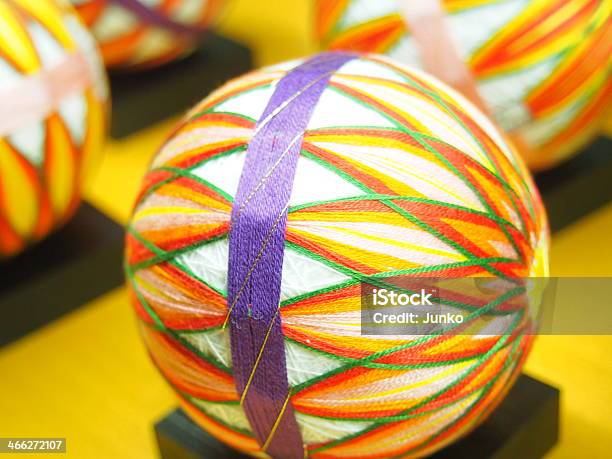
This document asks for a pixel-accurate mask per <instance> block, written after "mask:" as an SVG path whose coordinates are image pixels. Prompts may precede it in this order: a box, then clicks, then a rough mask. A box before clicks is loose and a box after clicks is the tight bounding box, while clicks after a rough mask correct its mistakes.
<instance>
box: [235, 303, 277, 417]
mask: <svg viewBox="0 0 612 459" xmlns="http://www.w3.org/2000/svg"><path fill="white" fill-rule="evenodd" d="M279 310H280V308H277V309H276V312H275V313H274V317H272V321H271V322H270V325H269V326H268V331H267V332H266V337H265V338H264V341H263V343H262V345H261V348H260V349H259V354H258V355H257V359H255V365H253V370H251V375H250V376H249V380H248V381H247V383H246V386H244V391H243V392H242V397H240V404H241V405H242V404H243V403H244V399H245V398H246V394H247V392H248V390H249V387H251V382H253V377H254V376H255V371H256V370H257V367H258V366H259V362H260V360H261V356H262V355H263V351H264V349H265V347H266V344H267V342H268V338H269V337H270V332H271V331H272V327H273V326H274V321H275V320H276V316H277V315H278V311H279Z"/></svg>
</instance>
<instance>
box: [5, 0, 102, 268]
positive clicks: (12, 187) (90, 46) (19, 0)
mask: <svg viewBox="0 0 612 459" xmlns="http://www.w3.org/2000/svg"><path fill="white" fill-rule="evenodd" d="M0 30H2V34H0V100H1V101H2V102H1V104H2V105H1V106H0V258H4V257H7V256H9V255H13V254H16V253H18V252H20V251H21V250H23V249H24V248H25V247H27V246H28V245H29V244H30V243H32V242H35V241H37V240H39V239H41V238H42V237H44V236H45V235H47V234H48V233H49V232H51V231H52V230H53V229H54V228H56V227H58V226H59V225H61V224H62V223H64V222H65V221H66V220H67V219H68V218H69V217H70V216H71V215H72V213H73V212H74V210H75V209H76V207H77V206H78V204H79V202H80V195H81V188H82V184H83V182H84V181H85V180H86V177H87V174H88V171H89V170H90V169H91V166H92V165H93V164H94V163H95V162H96V160H97V158H98V156H99V154H100V152H101V149H102V144H103V140H104V137H105V134H106V124H107V121H106V111H107V88H106V77H105V74H104V68H103V65H102V62H101V59H100V56H99V54H98V51H97V49H96V45H95V41H94V40H93V38H92V37H91V35H90V34H89V32H88V31H87V29H86V28H85V27H84V26H83V25H82V24H81V22H80V20H79V18H78V16H77V14H76V13H75V11H74V10H73V9H72V8H71V7H70V6H69V5H67V4H66V3H64V2H63V1H57V0H37V1H30V0H13V1H10V2H1V3H0Z"/></svg>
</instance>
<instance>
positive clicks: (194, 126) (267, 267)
mask: <svg viewBox="0 0 612 459" xmlns="http://www.w3.org/2000/svg"><path fill="white" fill-rule="evenodd" d="M547 253H548V239H547V223H546V217H545V214H544V212H543V210H542V207H541V203H540V200H539V197H538V194H537V191H536V189H535V188H534V186H533V183H532V181H531V178H530V176H529V174H528V173H527V172H526V171H525V168H524V166H523V165H522V163H521V161H520V159H519V158H517V157H516V156H515V155H514V154H513V153H512V151H511V150H510V149H509V148H508V146H507V145H506V144H505V143H504V141H503V139H502V138H501V137H500V135H499V133H498V132H497V131H496V130H495V128H494V127H493V126H492V124H491V123H490V122H489V121H488V120H487V119H486V118H485V117H484V116H483V115H482V114H481V113H480V112H479V111H477V110H476V109H475V108H474V107H473V106H472V105H471V104H470V103H469V102H467V101H466V100H465V99H464V98H463V97H462V96H460V95H459V94H458V93H457V92H455V91H453V90H452V89H450V88H448V87H446V86H444V85H443V84H442V83H440V82H438V81H437V80H435V79H433V78H432V77H430V76H427V75H425V74H422V73H420V72H418V71H415V70H411V69H409V68H407V67H403V66H402V65H400V64H397V63H395V62H393V61H391V60H388V59H387V58H385V57H383V56H379V55H366V56H361V57H360V56H358V55H353V54H348V53H327V54H321V55H318V56H315V57H313V58H311V59H309V60H307V61H304V62H296V61H294V62H289V63H285V64H281V65H278V66H275V67H270V68H265V69H263V70H260V71H256V72H253V73H249V74H247V75H245V76H243V77H241V78H238V79H235V80H233V81H231V82H229V83H228V84H226V85H225V86H223V87H222V88H221V89H219V90H217V91H215V92H214V93H213V94H211V95H210V96H209V97H208V98H207V99H205V100H204V101H203V102H201V103H200V104H199V105H198V106H197V107H195V108H194V109H193V110H192V111H191V112H190V114H189V115H188V116H187V117H186V118H185V120H184V122H183V123H182V124H181V125H180V126H179V127H178V128H177V130H176V131H175V133H174V135H173V136H172V138H170V139H169V140H168V142H167V143H166V144H165V145H164V146H163V148H162V149H161V150H160V152H159V153H158V155H157V157H156V158H155V159H154V161H153V163H152V165H151V169H150V171H149V172H148V174H147V175H146V178H145V180H144V184H143V188H142V192H141V194H140V196H139V198H138V201H137V204H136V207H135V210H134V214H133V217H132V219H131V222H130V224H129V227H128V236H127V252H126V258H127V263H126V266H127V276H128V279H129V285H130V288H131V297H132V301H133V304H134V306H135V308H136V310H137V313H138V315H139V317H140V319H141V324H142V327H141V328H142V333H143V336H144V339H145V342H146V344H147V347H148V349H149V352H150V354H151V357H152V358H153V361H154V362H155V364H156V366H157V367H158V368H159V370H160V371H161V372H162V373H163V375H164V376H165V377H166V379H167V380H168V381H169V383H170V384H171V385H172V386H173V387H174V388H175V389H176V391H177V393H178V394H179V396H180V400H181V402H182V404H183V406H184V408H185V409H186V411H187V412H188V413H189V414H190V415H191V416H192V417H193V418H194V419H195V420H196V421H197V422H198V423H199V424H200V425H201V426H202V427H203V428H204V429H206V430H207V431H208V432H210V433H211V434H213V435H214V436H216V437H217V438H219V439H221V440H222V441H224V442H226V443H228V444H229V445H231V446H232V447H234V448H236V449H240V450H243V451H246V452H248V453H250V454H262V450H263V451H266V453H268V454H269V455H270V456H272V457H282V458H302V457H304V448H305V449H306V454H307V456H308V457H312V458H340V457H347V458H348V457H350V458H357V457H363V458H366V457H395V456H396V455H402V454H414V455H424V454H428V453H431V452H433V451H435V450H437V449H439V448H441V447H442V446H443V445H445V444H447V443H449V442H451V441H453V440H454V439H456V438H457V437H459V436H461V435H463V434H465V433H466V432H468V431H469V430H470V429H471V428H473V427H474V426H475V425H476V424H477V423H479V422H480V421H482V420H483V419H484V418H485V417H486V415H487V414H488V413H489V412H490V411H491V410H492V408H493V407H494V406H495V405H496V404H497V403H498V402H499V401H500V400H501V399H502V398H503V396H504V395H505V393H506V392H507V390H508V389H509V387H510V386H511V384H512V383H513V381H514V380H515V378H516V376H517V375H518V374H519V372H520V369H521V366H522V364H523V361H524V359H525V357H526V355H527V352H528V350H529V346H530V342H531V336H530V335H531V333H532V332H533V330H534V324H533V321H532V319H531V317H530V315H529V314H523V313H519V312H518V311H517V312H516V313H512V314H515V316H513V317H514V318H513V328H512V330H509V333H507V334H504V335H503V336H495V335H492V336H491V335H489V336H476V335H462V336H456V335H455V336H453V335H437V336H418V337H409V336H364V335H362V334H361V333H360V327H359V323H360V280H362V279H376V281H377V282H384V280H385V279H387V278H390V277H393V276H405V277H406V278H409V277H415V276H416V277H418V276H420V275H426V276H440V277H445V278H453V277H461V276H500V277H507V276H509V277H521V276H528V275H531V276H538V275H546V274H547V266H548V260H547ZM279 301H280V309H279Z"/></svg>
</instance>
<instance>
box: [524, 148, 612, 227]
mask: <svg viewBox="0 0 612 459" xmlns="http://www.w3.org/2000/svg"><path fill="white" fill-rule="evenodd" d="M536 183H537V184H538V188H539V189H540V192H541V193H542V199H543V200H544V204H545V206H546V210H547V211H548V217H549V220H550V227H551V230H552V231H558V230H560V229H563V228H564V227H566V226H568V225H569V224H571V223H573V222H575V221H576V220H578V219H579V218H582V217H584V216H586V215H587V214H589V213H591V212H593V211H594V210H597V208H599V207H601V206H603V205H605V204H607V203H608V202H610V201H611V200H612V139H610V138H608V137H600V138H599V139H597V141H595V142H594V143H593V144H591V145H590V146H589V147H588V148H587V149H586V150H585V151H583V152H582V153H580V154H579V155H576V156H575V157H574V158H572V159H570V160H569V161H567V162H565V163H563V164H561V165H560V166H558V167H556V168H554V169H551V170H549V171H546V172H543V173H540V174H538V175H536Z"/></svg>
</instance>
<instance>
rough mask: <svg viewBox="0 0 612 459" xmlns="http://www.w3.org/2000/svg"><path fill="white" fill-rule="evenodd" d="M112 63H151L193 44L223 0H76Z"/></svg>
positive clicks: (122, 65) (172, 57)
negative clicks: (152, 1)
mask: <svg viewBox="0 0 612 459" xmlns="http://www.w3.org/2000/svg"><path fill="white" fill-rule="evenodd" d="M72 2H73V4H74V6H75V7H76V9H77V11H78V12H79V14H80V15H81V17H82V18H83V21H84V22H85V23H86V24H87V26H88V27H89V28H90V30H91V31H92V33H93V35H94V36H95V37H96V39H97V40H98V44H99V46H100V50H101V52H102V56H103V57H104V61H105V63H106V66H107V67H108V68H110V69H118V70H121V69H124V70H129V69H142V68H152V67H157V66H160V65H163V64H165V63H168V62H171V61H173V60H176V59H178V58H180V57H181V56H183V55H184V54H185V53H186V52H188V51H189V50H191V49H192V48H193V46H194V43H195V42H196V41H197V40H198V38H199V35H200V34H201V33H202V32H203V31H204V30H206V28H208V26H209V25H211V24H212V23H213V22H214V21H215V19H216V17H217V15H218V14H219V10H220V8H221V6H222V4H223V3H224V1H223V0H159V1H157V2H155V4H151V2H144V1H142V0H72Z"/></svg>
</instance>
